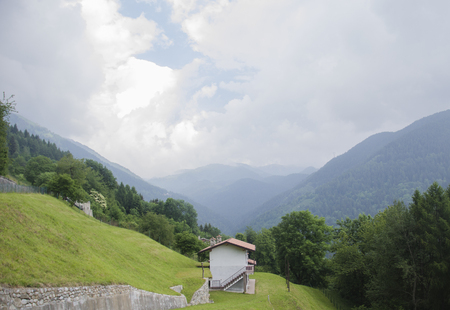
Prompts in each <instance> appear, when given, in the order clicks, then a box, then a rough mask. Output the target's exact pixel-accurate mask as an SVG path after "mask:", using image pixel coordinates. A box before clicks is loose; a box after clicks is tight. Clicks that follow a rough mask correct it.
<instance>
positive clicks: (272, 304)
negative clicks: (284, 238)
mask: <svg viewBox="0 0 450 310" xmlns="http://www.w3.org/2000/svg"><path fill="white" fill-rule="evenodd" d="M251 278H254V279H256V294H255V295H248V294H237V293H228V292H211V299H212V300H213V301H214V303H213V304H208V305H199V306H198V308H199V309H200V308H201V309H215V310H219V309H248V310H259V309H264V310H265V309H267V310H272V309H302V310H334V309H335V307H334V306H333V305H332V304H331V303H330V301H329V300H328V299H327V298H326V297H325V295H324V294H323V293H322V292H321V291H320V290H318V289H314V288H310V287H307V286H303V285H296V284H291V291H290V292H288V291H287V288H286V280H285V279H283V278H282V277H280V276H277V275H274V274H270V273H260V272H257V273H255V274H254V275H253V276H251Z"/></svg>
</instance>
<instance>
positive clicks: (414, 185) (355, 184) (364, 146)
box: [243, 111, 450, 229]
mask: <svg viewBox="0 0 450 310" xmlns="http://www.w3.org/2000/svg"><path fill="white" fill-rule="evenodd" d="M448 141H450V111H444V112H441V113H437V114H435V115H432V116H429V117H426V118H423V119H421V120H419V121H417V122H415V123H413V124H411V125H410V126H408V127H406V128H404V129H403V130H400V131H398V132H395V133H381V134H377V135H374V136H371V137H369V138H368V139H366V140H365V141H363V142H361V143H360V144H358V145H357V146H355V147H354V148H352V149H351V150H349V151H348V152H347V153H345V154H343V155H341V156H338V157H336V158H335V159H333V160H331V161H330V162H329V163H327V164H326V165H325V166H324V167H323V168H321V169H320V170H319V171H317V172H316V173H314V174H312V175H311V176H309V177H308V178H306V179H305V180H304V181H303V182H301V184H300V185H299V186H297V187H295V188H294V189H292V190H290V191H287V192H285V193H283V194H281V195H279V196H277V197H275V198H273V199H272V200H270V201H268V202H266V203H264V204H263V205H262V206H260V207H259V208H258V209H257V212H256V213H257V214H258V216H257V217H253V219H252V220H251V221H249V222H247V223H246V224H247V225H250V226H252V227H254V228H256V229H259V228H261V227H271V226H273V225H276V224H277V223H278V222H279V220H280V218H281V216H282V215H284V214H286V213H289V212H290V211H293V210H307V209H309V210H310V211H311V212H313V213H314V214H318V215H320V216H324V217H326V218H327V222H328V223H329V224H333V223H335V222H336V220H338V219H341V218H345V217H347V216H349V217H351V218H354V217H357V216H358V215H359V214H360V213H366V214H375V213H377V212H378V211H379V210H382V209H384V208H385V207H386V206H387V205H389V204H391V203H392V202H393V201H394V200H404V201H405V202H406V203H408V202H410V200H411V199H410V197H411V195H412V193H413V192H414V191H415V190H416V189H419V190H421V191H423V190H425V189H426V188H427V187H428V186H429V185H430V184H431V183H432V182H433V181H437V182H439V183H440V184H442V186H447V185H448V184H449V183H450V143H449V142H448ZM249 216H251V215H250V214H249ZM243 227H245V226H243Z"/></svg>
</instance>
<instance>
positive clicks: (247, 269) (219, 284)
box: [210, 265, 254, 289]
mask: <svg viewBox="0 0 450 310" xmlns="http://www.w3.org/2000/svg"><path fill="white" fill-rule="evenodd" d="M253 271H254V266H251V265H249V266H244V267H242V268H241V269H239V270H238V271H236V272H235V273H233V274H232V275H231V276H229V277H228V278H227V279H225V280H224V281H222V280H211V283H210V287H211V288H212V289H225V288H226V287H227V285H228V284H230V283H233V281H235V280H237V279H238V278H240V277H241V276H242V275H244V274H249V273H253Z"/></svg>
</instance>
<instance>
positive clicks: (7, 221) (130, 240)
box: [0, 193, 203, 301]
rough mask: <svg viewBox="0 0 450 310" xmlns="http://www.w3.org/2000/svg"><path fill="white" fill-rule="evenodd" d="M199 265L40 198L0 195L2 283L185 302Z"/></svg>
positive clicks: (139, 236)
mask: <svg viewBox="0 0 450 310" xmlns="http://www.w3.org/2000/svg"><path fill="white" fill-rule="evenodd" d="M196 265H197V263H196V262H195V261H193V260H191V259H189V258H186V257H185V256H183V255H180V254H178V253H176V252H174V251H172V250H170V249H168V248H166V247H164V246H162V245H160V244H159V243H157V242H155V241H153V240H152V239H150V238H148V237H147V236H144V235H142V234H140V233H137V232H134V231H131V230H127V229H122V228H117V227H112V226H109V225H107V224H104V223H101V222H99V221H97V220H95V219H93V218H91V217H88V216H86V215H85V214H84V213H82V212H81V211H80V210H78V209H76V208H74V207H71V206H69V205H68V204H66V203H65V202H62V201H60V200H57V199H55V198H52V197H50V196H47V195H39V194H12V193H11V194H0V284H2V285H7V286H25V287H36V286H75V285H93V284H129V285H132V286H134V287H137V288H140V289H144V290H147V291H152V292H156V293H162V294H171V295H175V294H176V293H175V292H174V291H172V290H170V289H169V287H170V286H174V285H179V284H182V285H183V286H184V287H185V289H184V290H183V293H184V294H185V295H186V297H187V299H188V301H189V300H190V297H191V296H192V294H193V293H194V292H195V290H197V289H198V288H200V286H201V285H202V284H203V280H202V279H201V275H202V272H201V269H200V268H197V267H196Z"/></svg>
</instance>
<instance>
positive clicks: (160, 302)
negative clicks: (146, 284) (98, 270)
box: [0, 281, 210, 310]
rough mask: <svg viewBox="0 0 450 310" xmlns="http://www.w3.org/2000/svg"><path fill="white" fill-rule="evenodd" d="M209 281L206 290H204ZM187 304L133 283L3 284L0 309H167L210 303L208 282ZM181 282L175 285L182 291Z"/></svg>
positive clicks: (0, 292) (181, 298) (175, 288)
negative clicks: (78, 284) (57, 285)
mask: <svg viewBox="0 0 450 310" xmlns="http://www.w3.org/2000/svg"><path fill="white" fill-rule="evenodd" d="M205 284H206V291H205ZM205 284H203V285H202V287H201V288H200V289H199V290H197V291H196V292H195V293H194V295H193V297H192V300H191V303H190V304H188V303H187V301H186V297H185V296H184V295H181V296H171V295H163V294H157V293H152V292H147V291H143V290H139V289H137V288H135V287H132V286H130V285H108V286H102V285H96V286H79V287H51V288H0V310H17V309H39V310H68V309H70V310H153V309H156V310H166V309H177V308H184V307H186V306H188V305H198V304H201V303H208V302H210V301H209V291H208V285H207V284H208V282H207V281H206V282H205ZM181 289H182V286H181V285H179V286H176V287H174V290H175V291H177V292H178V291H179V292H181Z"/></svg>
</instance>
